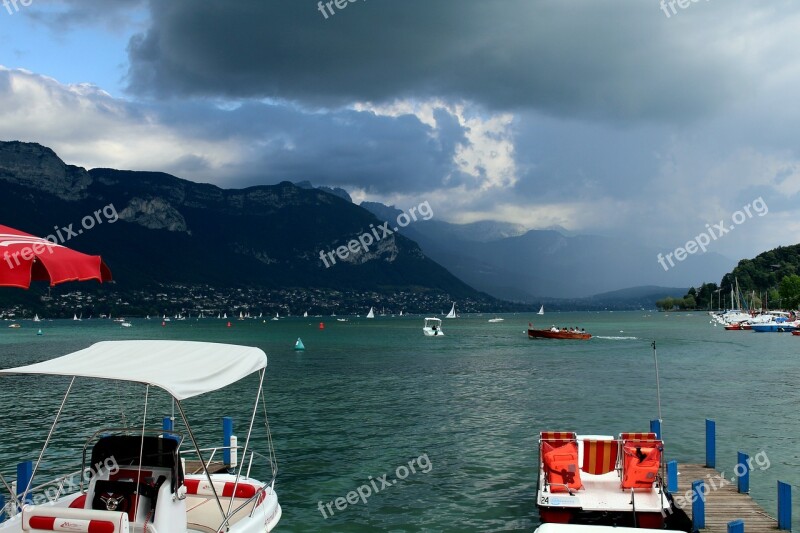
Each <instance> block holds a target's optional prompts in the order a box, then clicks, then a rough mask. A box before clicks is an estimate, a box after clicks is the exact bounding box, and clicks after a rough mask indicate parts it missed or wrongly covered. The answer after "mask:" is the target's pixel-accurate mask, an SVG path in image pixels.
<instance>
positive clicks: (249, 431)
mask: <svg viewBox="0 0 800 533" xmlns="http://www.w3.org/2000/svg"><path fill="white" fill-rule="evenodd" d="M259 374H260V375H261V376H260V378H259V383H258V392H256V401H255V403H254V404H253V415H252V416H251V417H250V427H249V428H248V429H247V438H246V439H245V441H244V449H243V450H242V461H239V470H238V471H237V472H236V481H235V482H234V484H233V494H231V499H230V501H229V502H228V513H230V512H231V508H232V507H233V499H234V498H235V497H236V489H238V488H239V478H240V477H241V475H242V468H243V467H244V458H245V457H247V447H248V446H249V445H250V435H251V434H252V433H253V424H254V423H255V421H256V413H258V400H260V399H261V389H262V387H263V386H264V376H265V375H266V369H264V368H262V369H261V370H260V371H259Z"/></svg>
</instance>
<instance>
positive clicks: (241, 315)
mask: <svg viewBox="0 0 800 533" xmlns="http://www.w3.org/2000/svg"><path fill="white" fill-rule="evenodd" d="M239 320H244V315H243V314H242V312H241V311H239Z"/></svg>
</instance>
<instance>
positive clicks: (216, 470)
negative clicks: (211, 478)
mask: <svg viewBox="0 0 800 533" xmlns="http://www.w3.org/2000/svg"><path fill="white" fill-rule="evenodd" d="M185 471H186V473H187V474H201V473H202V472H203V463H201V462H200V461H186V468H185ZM208 471H209V473H211V474H221V473H225V472H227V471H228V465H226V464H225V463H223V462H222V461H211V462H210V463H208Z"/></svg>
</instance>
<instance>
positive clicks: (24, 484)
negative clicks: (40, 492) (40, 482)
mask: <svg viewBox="0 0 800 533" xmlns="http://www.w3.org/2000/svg"><path fill="white" fill-rule="evenodd" d="M32 477H33V461H24V462H22V463H20V464H18V465H17V496H20V497H21V496H22V495H23V494H25V489H27V488H28V485H29V484H30V482H31V478H32ZM32 496H33V495H32V494H28V497H27V498H25V501H24V502H20V503H22V504H25V503H33V499H32Z"/></svg>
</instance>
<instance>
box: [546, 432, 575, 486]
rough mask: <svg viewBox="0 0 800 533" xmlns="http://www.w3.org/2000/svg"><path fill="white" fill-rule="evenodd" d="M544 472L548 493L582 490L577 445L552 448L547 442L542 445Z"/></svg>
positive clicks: (572, 443) (571, 443) (571, 444)
mask: <svg viewBox="0 0 800 533" xmlns="http://www.w3.org/2000/svg"><path fill="white" fill-rule="evenodd" d="M542 453H543V461H544V471H545V474H546V475H547V482H548V483H549V484H550V492H567V487H569V488H570V489H572V490H580V489H582V488H583V484H582V483H581V472H580V469H579V468H578V445H577V444H576V443H574V442H570V443H567V444H565V445H563V446H560V447H558V448H554V447H552V446H551V445H549V444H548V443H547V442H543V443H542Z"/></svg>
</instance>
